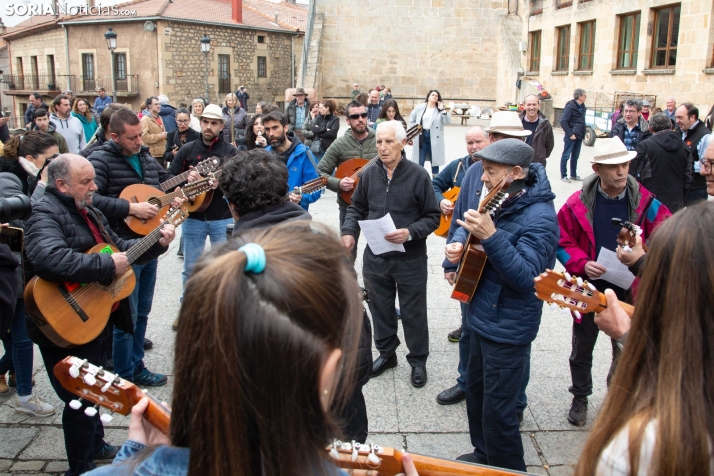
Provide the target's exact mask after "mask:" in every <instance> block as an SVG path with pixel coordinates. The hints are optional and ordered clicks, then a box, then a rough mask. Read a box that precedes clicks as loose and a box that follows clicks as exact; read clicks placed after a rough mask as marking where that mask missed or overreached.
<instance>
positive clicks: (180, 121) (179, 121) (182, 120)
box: [176, 119, 191, 124]
mask: <svg viewBox="0 0 714 476" xmlns="http://www.w3.org/2000/svg"><path fill="white" fill-rule="evenodd" d="M176 122H178V123H179V124H186V123H188V122H191V121H189V120H188V119H176Z"/></svg>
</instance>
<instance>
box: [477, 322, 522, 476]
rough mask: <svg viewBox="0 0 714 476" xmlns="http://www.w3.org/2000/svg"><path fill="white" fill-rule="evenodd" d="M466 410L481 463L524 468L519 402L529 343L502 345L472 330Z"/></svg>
mask: <svg viewBox="0 0 714 476" xmlns="http://www.w3.org/2000/svg"><path fill="white" fill-rule="evenodd" d="M470 343H471V346H470V348H469V363H468V370H467V373H466V413H467V415H468V419H469V433H470V435H471V444H472V445H473V446H474V455H475V456H476V459H477V460H478V461H479V462H480V463H484V464H488V465H491V466H498V467H500V468H506V469H515V470H517V471H525V470H526V464H525V461H524V459H523V443H522V441H521V433H520V431H519V428H518V427H519V422H518V417H517V416H516V405H517V402H518V397H519V395H520V392H521V386H522V382H523V374H524V369H525V365H526V360H527V359H528V349H530V344H525V345H510V344H501V343H498V342H495V341H492V340H489V339H486V338H484V337H483V336H481V335H480V334H479V333H478V332H473V331H472V332H471V342H470Z"/></svg>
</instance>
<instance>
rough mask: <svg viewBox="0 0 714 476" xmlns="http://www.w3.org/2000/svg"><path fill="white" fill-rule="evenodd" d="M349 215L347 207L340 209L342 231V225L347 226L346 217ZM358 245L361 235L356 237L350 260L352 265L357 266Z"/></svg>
mask: <svg viewBox="0 0 714 476" xmlns="http://www.w3.org/2000/svg"><path fill="white" fill-rule="evenodd" d="M346 215H347V208H345V207H340V231H342V225H344V224H345V216H346ZM357 243H359V233H358V234H357V236H355V246H354V248H352V252H351V253H350V259H351V260H352V264H353V265H354V264H355V261H357Z"/></svg>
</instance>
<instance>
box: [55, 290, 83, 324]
mask: <svg viewBox="0 0 714 476" xmlns="http://www.w3.org/2000/svg"><path fill="white" fill-rule="evenodd" d="M57 289H59V292H60V294H62V296H63V297H64V299H65V300H66V301H67V303H68V304H69V305H70V306H72V309H74V312H76V313H77V315H78V316H79V318H80V319H82V322H87V321H88V320H89V316H88V315H87V314H86V313H85V312H84V310H83V309H82V306H80V305H79V303H78V302H77V300H76V299H74V297H73V296H72V294H71V293H70V292H69V291H67V289H65V287H64V285H63V284H60V285H59V286H57Z"/></svg>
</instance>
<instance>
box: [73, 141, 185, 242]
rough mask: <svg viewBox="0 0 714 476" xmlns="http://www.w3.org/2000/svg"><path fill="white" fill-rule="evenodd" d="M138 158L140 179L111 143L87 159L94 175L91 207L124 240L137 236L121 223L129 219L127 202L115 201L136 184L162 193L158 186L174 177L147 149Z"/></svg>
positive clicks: (144, 148)
mask: <svg viewBox="0 0 714 476" xmlns="http://www.w3.org/2000/svg"><path fill="white" fill-rule="evenodd" d="M139 158H140V159H141V166H142V170H143V171H144V177H143V178H142V177H141V176H139V174H138V173H137V172H136V170H134V169H133V168H132V166H131V165H129V162H127V160H126V157H124V153H123V152H122V150H121V147H119V145H117V143H116V142H114V141H113V140H108V141H106V142H105V143H104V144H102V145H101V146H99V147H97V148H96V149H95V150H94V152H92V153H91V154H90V155H89V157H87V159H89V161H90V162H91V163H92V165H93V166H94V172H95V173H96V174H97V176H96V178H95V179H94V182H95V183H96V184H97V191H96V192H94V199H93V200H92V204H93V205H94V206H95V207H97V208H98V209H99V210H100V211H101V212H102V213H103V214H104V216H106V217H107V220H109V225H110V226H111V228H112V230H114V231H115V232H116V233H117V234H118V235H119V236H121V237H122V238H124V239H132V238H137V237H138V236H139V235H137V234H136V233H134V232H133V231H131V229H129V227H128V226H127V225H126V223H125V222H124V219H125V218H126V217H127V216H129V202H128V201H127V200H124V199H123V198H118V197H119V194H120V193H121V192H122V191H123V190H124V189H125V188H126V187H128V186H129V185H134V184H139V183H142V184H145V185H151V186H152V187H156V188H158V189H161V182H165V181H167V180H169V179H170V178H172V177H173V175H171V174H169V173H167V172H166V171H165V170H164V168H163V167H162V166H161V165H160V164H159V163H158V162H157V161H156V159H155V158H153V157H152V156H151V154H150V153H149V148H148V147H143V146H142V147H141V151H140V152H139Z"/></svg>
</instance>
